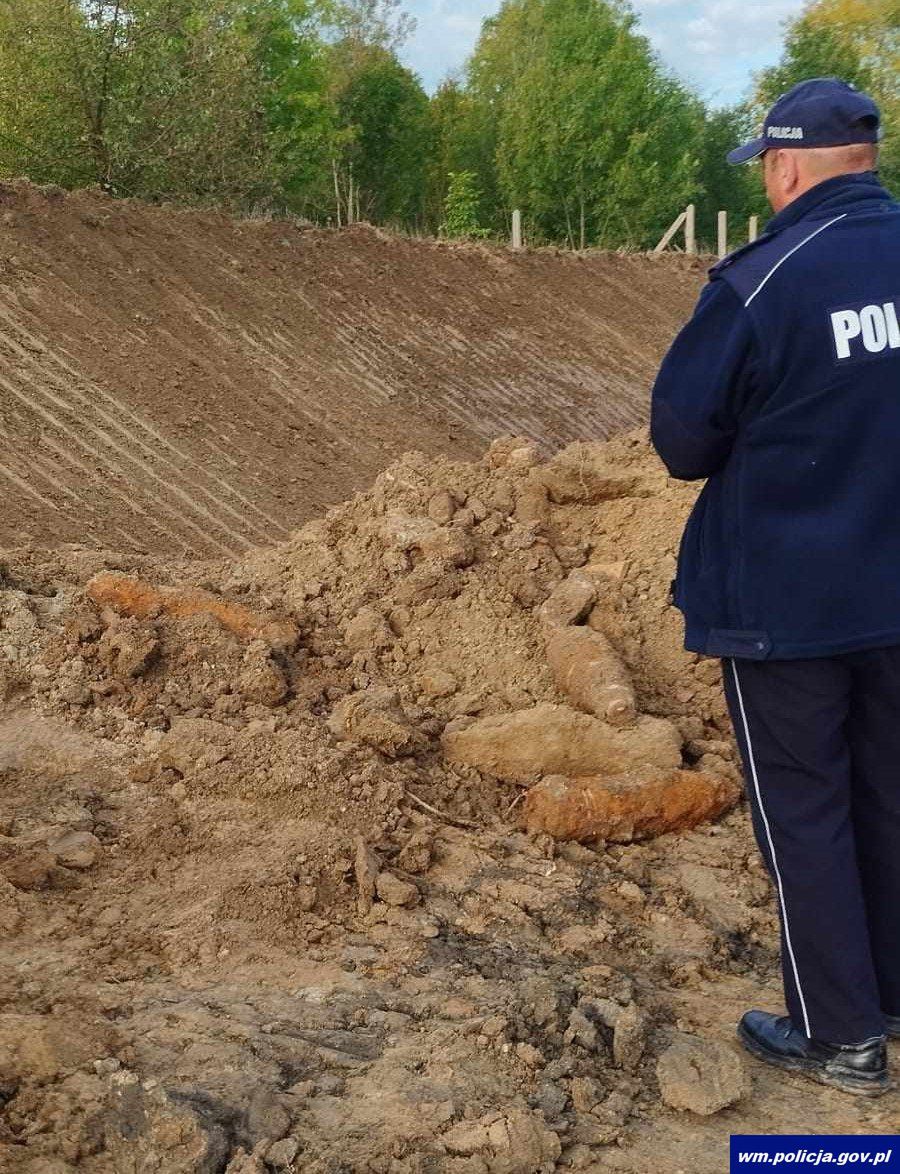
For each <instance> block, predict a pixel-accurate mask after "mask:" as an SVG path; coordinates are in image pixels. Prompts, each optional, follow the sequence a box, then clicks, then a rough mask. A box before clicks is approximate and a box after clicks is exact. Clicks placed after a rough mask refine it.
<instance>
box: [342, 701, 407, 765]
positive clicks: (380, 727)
mask: <svg viewBox="0 0 900 1174" xmlns="http://www.w3.org/2000/svg"><path fill="white" fill-rule="evenodd" d="M389 697H390V698H391V700H388V698H389ZM328 728H329V730H331V732H332V733H333V734H334V735H335V737H336V738H340V739H342V740H346V741H350V742H362V743H364V744H365V745H367V746H371V747H373V749H375V750H379V751H381V753H382V754H384V755H386V756H387V757H388V758H396V757H398V756H400V755H402V754H409V753H412V751H413V750H415V749H416V748H417V747H419V746H420V745H421V744H422V738H421V735H420V734H419V733H418V731H417V730H414V729H413V728H412V727H411V726H410V725H409V724H408V722H407V719H406V716H405V714H404V713H403V711H402V710H401V709H400V708H399V706H398V705H397V703H396V694H394V693H393V692H392V691H391V690H385V689H362V690H360V691H359V692H357V693H350V694H348V696H346V697H343V698H341V700H340V701H338V702H337V704H336V705H335V707H334V709H333V710H332V711H331V715H330V716H329V718H328Z"/></svg>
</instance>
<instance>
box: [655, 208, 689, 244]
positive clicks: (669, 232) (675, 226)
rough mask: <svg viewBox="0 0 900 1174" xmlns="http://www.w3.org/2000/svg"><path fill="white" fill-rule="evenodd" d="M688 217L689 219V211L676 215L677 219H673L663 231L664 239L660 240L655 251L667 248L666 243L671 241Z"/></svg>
mask: <svg viewBox="0 0 900 1174" xmlns="http://www.w3.org/2000/svg"><path fill="white" fill-rule="evenodd" d="M686 219H687V212H681V213H679V215H678V216H676V217H675V219H674V220H673V221H672V223H671V224H670V225H669V227H668V228H667V229H666V231H665V232H664V233H663V235H662V239H661V240H660V242H659V244H658V245H657V246H656V248H655V249H654V250H653V251H654V253H661V252H662V251H663V249H665V247H666V245H667V244H668V243H669V241H670V240H671V239H672V237H673V236H674V235H675V233H676V232H677V231H678V230H679V228H681V226H682V224H684V222H685V220H686Z"/></svg>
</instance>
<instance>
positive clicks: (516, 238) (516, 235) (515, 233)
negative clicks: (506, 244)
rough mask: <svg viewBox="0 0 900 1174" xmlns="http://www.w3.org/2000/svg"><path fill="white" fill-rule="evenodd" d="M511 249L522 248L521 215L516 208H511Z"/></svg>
mask: <svg viewBox="0 0 900 1174" xmlns="http://www.w3.org/2000/svg"><path fill="white" fill-rule="evenodd" d="M512 247H513V248H514V249H521V247H522V213H521V211H520V210H519V209H518V208H513V214H512Z"/></svg>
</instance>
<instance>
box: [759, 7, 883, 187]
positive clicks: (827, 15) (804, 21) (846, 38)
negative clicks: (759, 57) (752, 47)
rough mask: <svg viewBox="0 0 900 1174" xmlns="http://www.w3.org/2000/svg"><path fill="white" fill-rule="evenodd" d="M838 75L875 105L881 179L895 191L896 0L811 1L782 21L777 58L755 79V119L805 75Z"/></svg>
mask: <svg viewBox="0 0 900 1174" xmlns="http://www.w3.org/2000/svg"><path fill="white" fill-rule="evenodd" d="M831 76H834V77H840V78H843V79H844V81H849V82H853V83H854V84H855V85H858V86H859V87H860V88H861V89H865V90H867V91H868V92H869V93H871V94H872V96H873V97H874V98H875V99H876V101H877V102H878V103H879V105H880V106H881V110H882V115H883V119H884V126H885V138H884V142H883V144H882V149H881V162H880V170H881V174H882V178H883V179H884V180H885V182H886V183H887V184H888V186H889V187H892V188H893V190H894V191H898V190H900V0H814V2H813V3H811V4H808V5H807V7H806V8H805V9H804V10H803V12H802V13H801V14H800V16H799V17H797V18H796V20H794V21H792V22H791V23H790V24H789V25H788V29H787V34H786V37H785V44H784V52H783V54H782V58H781V61H780V62H779V63H778V65H776V66H774V67H773V68H772V69H769V70H766V71H765V72H764V73H763V74H762V75H761V76H760V78H759V82H758V85H757V91H756V95H755V99H756V114H757V117H758V118H759V119H761V118H762V115H763V113H764V111H765V109H766V107H767V106H768V105H770V104H771V102H773V101H774V100H775V99H776V98H777V97H778V96H779V94H782V93H783V92H784V91H785V90H787V89H789V88H790V87H791V86H793V85H795V84H796V83H797V82H799V81H804V80H805V79H806V78H810V77H831Z"/></svg>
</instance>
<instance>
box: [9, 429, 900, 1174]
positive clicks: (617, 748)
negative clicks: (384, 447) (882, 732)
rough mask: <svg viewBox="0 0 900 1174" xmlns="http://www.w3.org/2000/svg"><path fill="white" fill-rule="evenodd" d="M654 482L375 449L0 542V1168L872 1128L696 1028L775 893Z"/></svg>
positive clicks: (628, 1149) (764, 999)
mask: <svg viewBox="0 0 900 1174" xmlns="http://www.w3.org/2000/svg"><path fill="white" fill-rule="evenodd" d="M693 495H694V490H693V489H692V488H691V487H688V486H683V485H679V484H676V483H674V482H671V481H669V480H668V479H667V477H666V475H665V473H664V471H663V470H662V468H661V466H660V465H659V464H658V463H657V461H656V460H655V458H654V457H653V455H652V454H651V452H650V450H649V448H648V446H647V443H646V438H645V436H644V435H643V434H641V433H635V434H631V435H627V436H624V437H621V438H618V439H616V440H614V441H610V442H607V443H606V444H602V445H601V444H596V445H590V444H576V445H571V446H569V447H568V448H566V449H563V450H562V451H561V452H560V453H558V454H557V455H556V456H555V457H554V458H553V459H552V460H549V461H545V460H542V459H541V458H540V456H539V454H538V452H537V451H536V449H535V448H534V447H533V446H532V445H530V444H529V443H527V442H525V441H521V440H516V439H509V440H504V441H500V442H497V443H496V444H494V445H492V446H491V448H490V449H489V450H488V452H487V453H486V454H485V456H484V458H483V459H482V460H481V461H479V462H474V463H461V462H451V461H449V460H443V459H438V460H434V459H426V458H425V457H423V456H421V455H419V454H415V453H413V454H409V455H408V456H406V457H404V458H403V459H402V460H400V461H399V462H397V463H396V464H394V465H392V466H391V467H390V468H389V469H388V470H386V471H385V472H384V473H382V474H381V475H380V476H379V477H378V479H377V480H376V482H375V484H374V486H373V487H372V489H371V490H370V491H369V492H367V493H365V494H361V495H358V496H357V497H355V498H353V499H352V500H351V501H348V502H346V503H344V504H342V505H340V506H337V507H335V508H333V509H331V510H329V511H328V513H327V514H326V515H325V516H324V517H323V518H321V519H319V520H317V521H314V522H312V523H309V524H307V525H306V526H304V527H303V529H301V530H299V531H297V532H296V533H295V534H293V535H292V537H291V538H290V539H289V540H288V541H287V542H285V543H284V544H282V545H280V546H277V547H270V548H265V549H260V550H256V551H254V552H253V553H252V554H251V555H249V556H247V557H245V558H243V559H242V560H241V561H239V562H220V563H210V562H205V563H191V562H186V561H185V562H178V563H173V562H167V563H164V562H161V561H160V560H158V559H154V558H151V557H148V556H142V555H135V554H128V555H120V554H115V553H113V552H110V551H97V550H90V549H86V548H82V547H78V546H68V547H65V548H63V549H60V550H57V551H55V552H52V553H48V552H46V551H37V550H18V551H10V552H8V553H7V556H6V559H5V562H4V564H3V568H2V575H3V579H2V590H0V694H2V699H3V711H2V719H0V771H2V776H3V784H2V786H3V789H2V794H3V805H2V809H0V934H2V939H3V951H2V954H0V1105H2V1112H0V1169H2V1170H4V1171H5V1170H10V1171H13V1170H14V1171H24V1172H25V1174H63V1172H66V1171H79V1172H84V1174H120V1172H122V1174H124V1172H125V1171H135V1172H140V1174H151V1172H160V1174H182V1172H184V1174H188V1172H190V1174H221V1172H225V1171H227V1172H228V1174H263V1172H273V1171H303V1172H304V1174H539V1172H544V1171H546V1172H549V1171H553V1170H565V1169H575V1170H593V1169H615V1170H621V1171H632V1172H634V1174H643V1172H644V1171H648V1170H659V1171H665V1172H670V1174H676V1172H677V1171H679V1170H687V1169H690V1170H691V1171H692V1172H694V1171H696V1172H700V1174H702V1172H705V1171H710V1172H711V1171H714V1170H719V1169H722V1168H723V1164H724V1161H725V1157H724V1155H725V1153H726V1150H727V1136H728V1134H729V1133H730V1132H754V1131H773V1130H779V1129H780V1130H782V1131H791V1130H793V1129H795V1128H796V1127H797V1126H798V1123H800V1122H802V1123H803V1127H804V1128H807V1129H809V1130H811V1131H816V1130H818V1131H821V1132H841V1131H844V1132H854V1131H863V1132H865V1131H871V1132H883V1131H885V1129H886V1128H887V1127H886V1126H885V1124H884V1122H885V1121H886V1120H888V1119H889V1116H890V1114H891V1112H892V1111H893V1112H896V1106H894V1107H893V1109H892V1107H891V1106H892V1101H893V1094H892V1095H891V1096H889V1097H888V1098H887V1099H886V1100H882V1101H880V1102H878V1103H877V1104H875V1105H870V1104H865V1105H863V1106H859V1105H858V1104H857V1103H855V1102H848V1100H847V1099H845V1098H841V1096H840V1094H837V1093H831V1092H829V1091H827V1090H824V1091H823V1090H820V1089H818V1088H814V1087H813V1086H809V1087H807V1086H806V1085H804V1084H803V1083H802V1081H800V1080H798V1079H795V1078H787V1077H780V1076H777V1075H773V1074H769V1073H768V1072H766V1071H760V1070H759V1069H758V1067H754V1066H752V1065H751V1064H750V1063H749V1062H745V1061H744V1059H743V1058H742V1057H741V1055H740V1053H739V1051H738V1049H737V1047H736V1045H735V1043H734V1042H733V1028H734V1021H735V1019H736V1018H737V1016H738V1015H739V1013H740V1011H741V1010H743V1009H744V1008H745V1007H746V1006H749V1005H751V1004H752V1003H761V1004H762V1005H764V1006H769V1007H777V1006H778V999H779V994H778V984H777V922H776V919H775V913H774V907H773V903H772V897H771V892H770V888H769V885H768V882H767V880H766V878H765V876H764V874H763V872H762V869H761V866H760V864H759V863H758V860H757V856H756V850H755V848H754V846H753V843H752V837H751V834H750V829H749V821H748V818H747V815H746V812H745V810H744V808H743V805H742V803H741V802H740V800H739V784H738V770H737V765H736V761H737V760H736V755H735V750H734V745H733V742H732V739H731V734H730V728H729V724H728V720H727V716H726V711H725V707H724V702H723V699H722V695H721V686H720V681H719V669H718V665H717V663H716V662H714V661H709V660H704V659H701V658H698V657H696V656H694V655H692V654H687V653H685V652H684V651H683V650H682V647H681V624H680V617H679V616H678V615H677V613H676V612H674V611H673V609H672V607H671V606H670V603H669V600H668V588H669V582H670V580H671V578H672V574H673V571H674V563H675V552H676V546H677V542H678V538H679V535H680V531H681V527H682V524H683V521H684V518H685V515H686V513H687V510H688V509H689V507H690V504H691V502H692V500H693Z"/></svg>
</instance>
